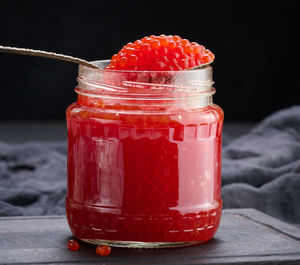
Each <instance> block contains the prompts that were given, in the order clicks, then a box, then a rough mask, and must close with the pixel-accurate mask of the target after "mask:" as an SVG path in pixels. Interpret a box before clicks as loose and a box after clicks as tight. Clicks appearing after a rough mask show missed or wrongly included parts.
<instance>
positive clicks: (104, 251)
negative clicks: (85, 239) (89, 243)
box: [96, 245, 111, 256]
mask: <svg viewBox="0 0 300 265" xmlns="http://www.w3.org/2000/svg"><path fill="white" fill-rule="evenodd" d="M110 252H111V247H109V246H103V245H100V246H97V247H96V253H97V254H98V255H100V256H108V255H109V254H110Z"/></svg>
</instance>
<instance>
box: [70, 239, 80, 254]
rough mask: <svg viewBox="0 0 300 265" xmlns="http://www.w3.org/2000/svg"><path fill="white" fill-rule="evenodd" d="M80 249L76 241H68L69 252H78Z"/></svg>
mask: <svg viewBox="0 0 300 265" xmlns="http://www.w3.org/2000/svg"><path fill="white" fill-rule="evenodd" d="M79 248H80V245H79V242H78V241H77V240H76V239H73V238H72V239H70V240H69V241H68V249H69V250H71V251H78V250H79Z"/></svg>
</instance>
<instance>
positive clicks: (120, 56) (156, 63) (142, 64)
mask: <svg viewBox="0 0 300 265" xmlns="http://www.w3.org/2000/svg"><path fill="white" fill-rule="evenodd" d="M214 58H215V56H214V54H213V53H212V52H211V51H210V50H208V49H206V48H205V47H204V46H203V45H200V44H198V43H196V42H190V41H189V40H187V39H182V38H181V37H179V36H172V35H169V36H166V35H160V36H155V35H151V36H149V37H144V38H142V39H140V40H136V41H135V42H133V43H131V42H129V43H128V44H126V45H125V46H124V47H123V48H122V49H121V50H120V51H119V52H118V53H117V54H115V55H113V57H112V58H111V62H110V64H109V65H108V66H107V67H106V69H111V70H135V71H179V70H185V69H188V68H193V67H195V66H199V65H201V64H207V63H211V62H213V60H214Z"/></svg>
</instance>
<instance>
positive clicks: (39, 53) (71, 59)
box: [0, 45, 99, 68]
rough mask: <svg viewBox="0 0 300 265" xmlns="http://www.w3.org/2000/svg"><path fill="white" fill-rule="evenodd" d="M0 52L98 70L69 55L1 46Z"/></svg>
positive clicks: (93, 65) (86, 62)
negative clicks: (64, 62) (36, 57)
mask: <svg viewBox="0 0 300 265" xmlns="http://www.w3.org/2000/svg"><path fill="white" fill-rule="evenodd" d="M0 52H3V53H15V54H22V55H29V56H38V57H44V58H51V59H56V60H61V61H67V62H71V63H76V64H82V65H85V66H88V67H91V68H99V67H98V66H97V65H95V64H93V63H90V62H88V61H86V60H83V59H79V58H76V57H73V56H69V55H64V54H59V53H54V52H46V51H41V50H33V49H26V48H16V47H8V46H1V45H0Z"/></svg>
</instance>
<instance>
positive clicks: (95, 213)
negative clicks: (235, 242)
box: [66, 103, 223, 243]
mask: <svg viewBox="0 0 300 265" xmlns="http://www.w3.org/2000/svg"><path fill="white" fill-rule="evenodd" d="M222 122H223V115H222V110H221V109H220V107H218V106H216V105H211V106H207V107H205V108H200V109H196V110H195V109H194V110H193V111H185V112H180V113H172V114H157V115H155V114H151V115H149V114H145V115H143V114H128V113H127V114H118V112H115V113H107V112H106V111H103V110H102V109H96V108H90V107H88V106H83V105H80V104H78V103H75V104H73V105H71V106H70V107H69V108H68V111H67V124H68V195H67V206H66V209H67V216H68V220H69V224H70V227H71V230H72V232H73V233H74V235H75V236H76V237H78V238H80V239H91V240H94V239H102V240H111V241H139V242H187V243H188V242H205V241H208V240H209V239H211V238H212V237H213V235H214V234H215V232H216V230H217V228H218V225H219V221H220V215H221V208H222V200H221V131H222Z"/></svg>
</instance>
